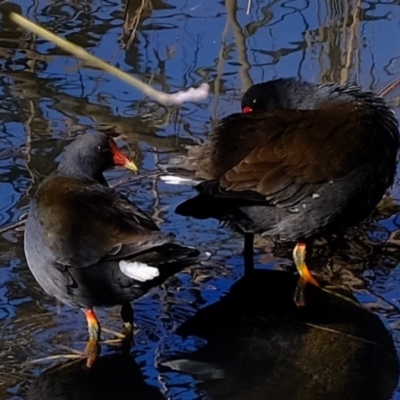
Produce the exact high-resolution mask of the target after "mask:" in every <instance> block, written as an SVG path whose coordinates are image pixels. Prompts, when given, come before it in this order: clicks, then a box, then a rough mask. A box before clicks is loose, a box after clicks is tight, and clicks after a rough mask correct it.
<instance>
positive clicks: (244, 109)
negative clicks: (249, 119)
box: [242, 106, 253, 114]
mask: <svg viewBox="0 0 400 400" xmlns="http://www.w3.org/2000/svg"><path fill="white" fill-rule="evenodd" d="M251 112H253V109H252V108H251V107H249V106H246V107H243V108H242V113H243V114H248V113H251Z"/></svg>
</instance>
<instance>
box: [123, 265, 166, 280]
mask: <svg viewBox="0 0 400 400" xmlns="http://www.w3.org/2000/svg"><path fill="white" fill-rule="evenodd" d="M119 269H120V270H121V272H122V273H123V274H125V275H126V276H129V278H132V279H135V280H137V281H139V282H146V281H150V280H151V279H154V278H156V277H157V276H158V275H160V272H159V270H158V268H156V267H150V266H149V265H147V264H144V263H141V262H137V261H134V262H129V261H125V260H122V261H120V262H119Z"/></svg>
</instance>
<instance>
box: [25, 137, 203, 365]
mask: <svg viewBox="0 0 400 400" xmlns="http://www.w3.org/2000/svg"><path fill="white" fill-rule="evenodd" d="M114 165H120V166H125V167H127V168H129V169H132V170H134V171H136V170H137V168H136V166H135V165H134V164H133V163H132V162H131V161H129V159H128V158H127V157H126V156H124V155H123V154H122V153H121V151H120V150H119V149H118V148H117V146H116V144H115V142H114V141H113V140H112V139H111V138H110V137H108V136H106V135H104V134H100V133H96V134H90V135H89V134H88V135H83V136H80V137H79V138H77V139H76V140H75V141H73V142H72V143H71V144H70V145H69V146H68V147H67V149H66V151H65V153H64V157H63V159H62V161H61V162H60V164H59V166H58V168H57V170H56V171H55V172H54V173H53V174H52V175H51V176H49V177H48V178H46V179H45V180H44V181H43V182H42V183H41V184H40V186H39V188H38V190H37V192H36V194H35V196H34V198H33V199H32V201H31V204H30V210H29V215H28V220H27V223H26V230H25V255H26V259H27V262H28V266H29V268H30V270H31V272H32V274H33V275H34V277H35V278H36V280H37V281H38V283H39V284H40V285H41V286H42V288H43V289H44V290H45V291H46V293H48V294H49V295H51V296H54V297H56V298H57V299H58V300H60V301H61V302H63V303H65V304H68V305H71V306H73V307H79V308H82V309H83V310H85V312H86V317H87V320H88V326H89V337H90V340H89V344H88V349H87V352H88V365H89V366H90V365H91V364H92V363H93V361H94V360H95V358H96V355H97V352H96V351H95V349H96V348H97V340H98V338H99V335H100V325H99V323H98V321H97V318H96V316H95V314H94V313H93V310H92V308H93V307H95V306H110V305H115V304H121V305H122V306H123V307H122V311H121V315H122V318H123V320H124V324H125V328H126V330H127V336H131V334H132V329H133V327H132V309H131V306H130V302H131V301H133V300H135V299H137V298H138V297H140V296H142V295H143V294H144V293H146V292H147V291H148V290H149V289H150V288H151V287H153V286H156V285H158V284H160V283H161V282H163V281H164V280H165V279H166V278H167V277H169V276H170V275H172V274H174V273H175V272H177V271H179V270H180V269H182V268H183V267H184V266H185V265H187V264H189V263H192V262H194V261H195V260H196V258H197V256H198V251H197V250H194V249H191V248H186V247H182V246H179V245H177V244H173V243H171V242H172V241H173V240H174V235H173V234H171V233H163V232H160V230H159V229H158V227H157V226H156V224H155V223H154V222H153V221H152V220H151V218H150V217H148V216H147V215H146V214H145V213H144V212H143V211H141V210H140V209H139V208H138V207H137V206H135V205H134V204H133V203H131V202H130V201H129V200H128V199H127V198H126V197H124V196H122V195H121V194H119V193H118V192H116V191H115V190H114V189H111V188H109V187H108V186H107V183H106V181H105V179H104V177H103V172H104V170H106V169H108V168H111V167H112V166H114ZM133 262H139V263H149V264H150V266H151V267H149V266H148V265H145V264H132V263H133ZM128 334H129V335H128Z"/></svg>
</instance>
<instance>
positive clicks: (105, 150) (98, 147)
mask: <svg viewBox="0 0 400 400" xmlns="http://www.w3.org/2000/svg"><path fill="white" fill-rule="evenodd" d="M97 151H99V152H100V153H107V152H108V147H103V146H97Z"/></svg>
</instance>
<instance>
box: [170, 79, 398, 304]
mask: <svg viewBox="0 0 400 400" xmlns="http://www.w3.org/2000/svg"><path fill="white" fill-rule="evenodd" d="M398 150H399V132H398V122H397V120H396V117H395V115H394V112H393V111H392V110H391V108H390V107H389V106H388V105H387V104H386V103H385V101H384V100H383V99H382V98H381V97H379V96H378V95H376V94H374V93H372V92H370V91H365V90H362V89H360V88H359V87H356V86H353V85H350V84H347V85H336V84H322V85H316V84H312V83H306V82H301V81H298V80H296V79H293V78H290V79H278V80H273V81H269V82H265V83H260V84H257V85H254V86H252V87H251V88H249V89H248V91H247V92H246V93H245V94H244V96H243V99H242V113H241V114H232V115H230V116H228V117H227V118H225V119H223V120H222V122H221V123H220V125H219V126H218V127H217V128H216V130H215V131H214V132H213V133H212V134H211V135H210V138H209V141H208V142H207V143H206V144H204V145H201V146H193V147H192V148H191V149H190V150H189V158H188V159H186V160H185V162H184V163H183V164H184V165H183V164H182V167H183V168H189V169H191V170H194V171H195V173H196V176H197V177H198V178H201V179H202V180H203V181H202V182H201V183H200V184H198V185H197V186H196V189H197V190H198V192H200V195H198V196H196V197H194V198H192V199H189V200H187V201H185V202H184V203H182V204H181V205H179V206H178V208H177V210H176V211H177V213H178V214H182V215H189V216H194V217H198V218H208V217H213V218H217V219H219V220H222V221H224V222H225V223H227V224H228V225H230V226H231V227H233V228H234V229H236V230H239V231H240V232H242V233H243V234H244V235H245V250H244V256H245V272H247V271H251V270H252V269H253V239H254V234H255V233H258V234H261V235H263V236H273V237H278V238H279V239H280V240H282V241H288V242H296V243H297V244H296V245H295V247H294V250H293V258H294V262H295V264H296V267H297V270H298V272H299V274H300V276H301V278H303V279H300V280H299V284H300V285H304V283H305V282H306V281H307V282H310V283H312V284H315V285H318V283H317V282H316V280H315V279H314V277H313V276H312V275H311V273H310V272H309V270H308V268H307V266H306V264H305V247H306V246H305V241H306V239H308V238H310V237H312V236H315V235H318V234H321V233H326V232H335V231H337V230H339V229H343V228H347V227H349V226H352V225H353V224H356V223H358V222H360V221H361V220H363V219H364V218H365V217H367V216H368V214H370V213H371V212H372V210H373V209H374V208H375V206H376V205H377V204H378V202H379V201H380V200H381V198H382V196H383V195H384V193H385V191H386V189H388V187H389V186H391V185H392V183H393V180H394V175H395V171H396V158H397V154H398ZM298 293H300V297H297V298H296V302H297V303H298V304H299V305H301V304H302V303H303V300H302V299H301V293H302V290H299V291H298Z"/></svg>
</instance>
